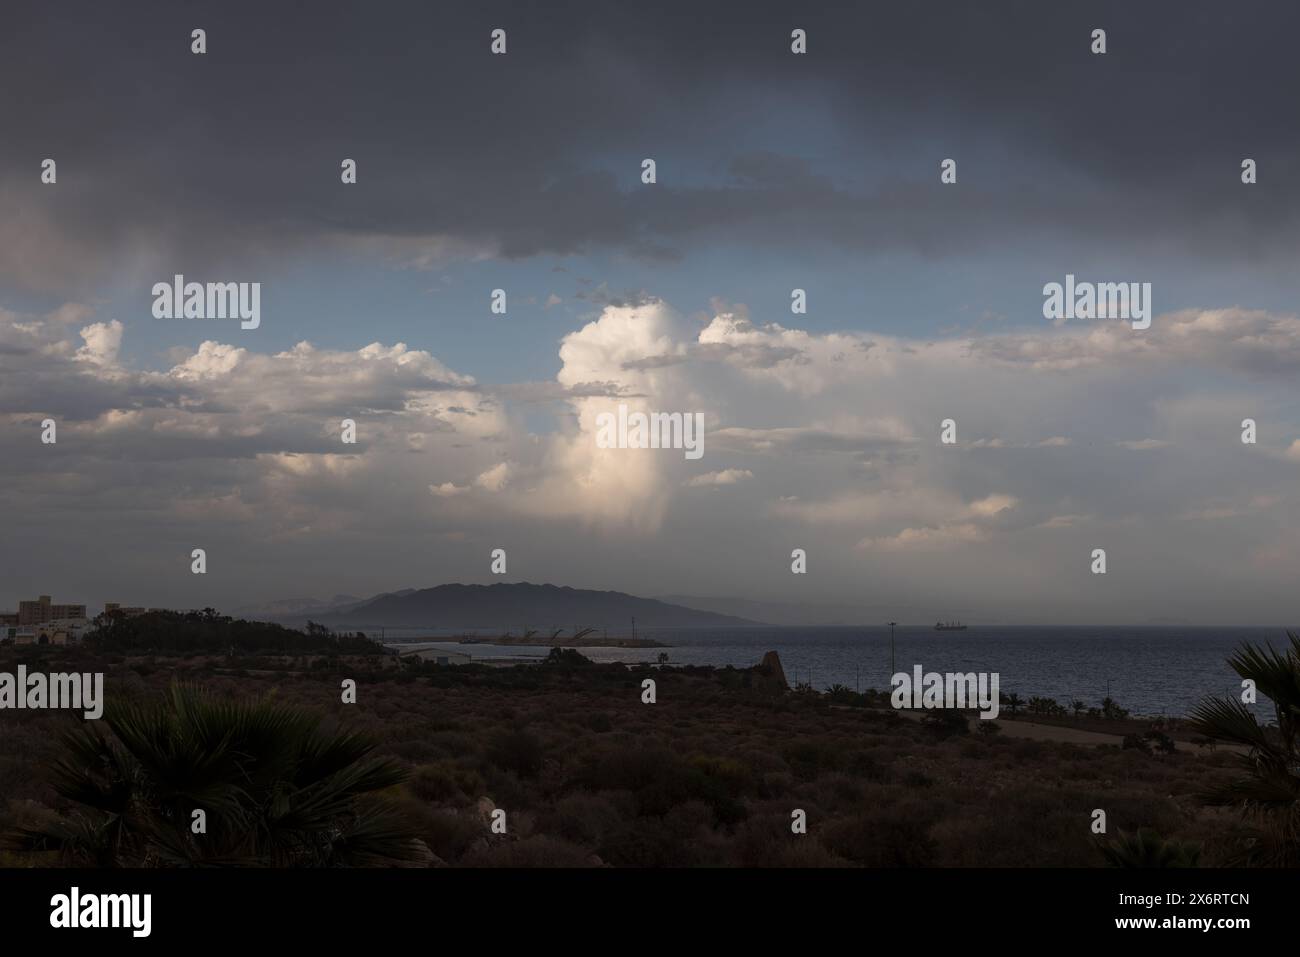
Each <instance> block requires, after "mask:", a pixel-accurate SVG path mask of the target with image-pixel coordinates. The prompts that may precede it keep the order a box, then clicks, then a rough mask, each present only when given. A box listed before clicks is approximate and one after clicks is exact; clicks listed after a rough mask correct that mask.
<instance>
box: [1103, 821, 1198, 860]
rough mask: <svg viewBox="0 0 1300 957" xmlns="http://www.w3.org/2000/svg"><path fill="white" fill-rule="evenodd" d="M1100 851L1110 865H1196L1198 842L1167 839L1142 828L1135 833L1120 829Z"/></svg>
mask: <svg viewBox="0 0 1300 957" xmlns="http://www.w3.org/2000/svg"><path fill="white" fill-rule="evenodd" d="M1101 853H1102V856H1103V857H1105V858H1106V863H1107V864H1109V865H1110V866H1111V867H1195V866H1196V864H1197V862H1198V861H1199V860H1200V858H1201V845H1199V844H1194V843H1190V842H1184V841H1173V840H1169V841H1167V840H1165V839H1164V838H1162V837H1161V836H1160V835H1159V834H1157V833H1156V832H1155V831H1152V830H1150V829H1149V828H1145V827H1142V828H1138V832H1137V833H1136V834H1128V833H1126V832H1124V831H1120V832H1119V834H1118V835H1117V836H1116V837H1115V839H1114V840H1112V841H1110V842H1109V843H1107V844H1103V845H1102V846H1101Z"/></svg>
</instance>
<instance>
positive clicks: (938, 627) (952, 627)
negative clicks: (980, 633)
mask: <svg viewBox="0 0 1300 957" xmlns="http://www.w3.org/2000/svg"><path fill="white" fill-rule="evenodd" d="M934 630H935V631H965V630H966V626H965V625H963V624H962V623H961V622H959V621H936V622H935V623H934Z"/></svg>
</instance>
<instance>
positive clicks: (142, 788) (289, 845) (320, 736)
mask: <svg viewBox="0 0 1300 957" xmlns="http://www.w3.org/2000/svg"><path fill="white" fill-rule="evenodd" d="M319 723H320V719H319V717H318V716H315V715H313V714H312V713H310V712H307V711H304V710H301V709H299V708H294V707H290V706H287V705H283V704H278V703H276V702H273V701H271V700H269V699H260V700H243V701H226V700H220V699H217V698H214V697H211V696H209V695H206V694H204V693H203V692H201V691H200V690H198V689H197V688H193V687H188V686H183V685H173V686H172V688H171V689H170V691H169V693H168V694H167V696H166V698H165V699H164V700H163V701H162V702H160V703H155V704H148V705H140V704H135V703H127V704H119V705H117V706H110V707H109V708H108V709H106V710H105V713H104V718H103V720H102V721H100V722H88V723H86V724H83V725H81V726H79V727H77V728H76V729H74V730H72V731H69V732H67V733H65V734H64V735H63V745H64V748H65V753H64V755H63V756H62V757H61V758H60V759H58V760H57V761H56V763H55V764H54V767H53V774H52V784H53V787H54V789H55V790H56V791H57V792H58V793H59V794H60V795H61V796H62V797H64V798H66V799H67V800H69V801H72V802H74V803H75V804H77V805H79V806H80V807H79V808H78V809H77V810H76V811H74V812H73V813H72V814H70V815H69V816H66V817H63V818H59V819H57V820H55V821H53V822H52V823H49V824H42V825H39V826H35V827H26V828H22V829H20V830H19V831H17V832H15V833H14V834H13V835H11V838H10V840H9V842H8V843H9V844H10V846H11V847H13V848H15V849H19V850H27V851H57V852H59V853H60V855H61V856H62V857H63V858H64V859H65V860H67V861H68V862H70V863H75V864H83V865H92V866H98V867H155V866H161V867H169V866H223V865H224V866H229V865H243V866H271V867H328V866H349V865H351V866H367V865H370V866H382V865H415V864H421V863H426V862H427V861H428V860H429V859H430V855H429V851H428V849H427V848H426V847H425V846H424V844H423V843H422V842H421V841H419V840H418V839H417V838H416V833H415V826H414V824H413V823H411V822H410V821H409V820H408V819H407V818H406V816H405V814H403V813H402V812H401V811H400V810H399V809H398V805H396V804H395V803H393V802H392V801H391V800H389V799H387V798H385V797H384V796H382V795H380V794H378V793H377V792H380V791H383V790H384V789H386V788H390V787H392V786H394V785H397V784H399V783H401V782H402V781H403V780H404V778H405V771H404V769H403V768H402V767H401V766H400V765H398V764H397V763H395V762H394V761H392V760H391V759H388V758H381V757H376V756H374V755H373V754H372V752H373V750H374V747H375V746H374V744H373V743H371V742H370V741H368V740H366V739H365V738H363V737H362V736H361V735H359V734H356V733H354V732H350V731H333V732H325V731H322V730H320V729H319ZM100 725H103V726H106V728H107V730H101V727H100ZM196 811H202V812H203V823H204V825H205V827H204V828H203V829H202V831H203V832H201V833H197V834H196V833H194V831H195V830H196V829H199V827H198V824H197V821H198V820H199V816H198V815H196V813H195V812H196Z"/></svg>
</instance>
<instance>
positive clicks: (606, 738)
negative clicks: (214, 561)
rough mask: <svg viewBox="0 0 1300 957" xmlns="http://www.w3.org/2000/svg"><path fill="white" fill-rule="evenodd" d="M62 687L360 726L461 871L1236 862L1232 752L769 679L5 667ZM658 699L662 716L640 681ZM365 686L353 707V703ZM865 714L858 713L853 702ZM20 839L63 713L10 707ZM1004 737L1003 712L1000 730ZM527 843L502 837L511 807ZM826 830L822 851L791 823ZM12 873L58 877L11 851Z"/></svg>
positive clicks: (84, 664)
mask: <svg viewBox="0 0 1300 957" xmlns="http://www.w3.org/2000/svg"><path fill="white" fill-rule="evenodd" d="M20 660H21V661H24V662H25V663H26V664H27V665H28V667H29V669H39V670H42V671H65V670H77V671H99V670H102V671H104V672H106V679H105V680H106V689H107V697H108V700H110V701H112V700H113V699H115V698H117V697H118V696H138V697H149V696H158V697H161V695H162V693H163V692H164V691H165V690H166V688H167V687H168V685H169V684H170V683H171V682H172V681H173V680H176V679H179V680H182V681H191V682H197V683H200V684H202V685H203V686H204V687H205V688H208V689H210V690H212V691H214V692H216V693H217V694H219V695H224V696H232V697H240V696H258V695H266V694H273V695H275V696H276V697H277V698H278V699H279V700H281V701H283V702H286V703H293V704H296V705H302V706H305V707H307V708H310V709H313V710H315V711H318V712H320V713H323V714H325V715H327V716H329V717H328V718H327V719H326V720H327V724H332V723H334V722H337V723H339V724H341V725H342V726H344V727H348V728H353V729H360V730H363V731H364V732H366V733H367V734H369V735H371V736H373V738H374V739H375V740H376V741H377V742H378V743H379V749H378V750H379V753H385V754H390V755H393V756H395V757H396V758H398V759H399V760H400V761H401V762H403V763H404V764H405V765H406V766H408V767H409V769H410V778H409V780H408V782H407V783H406V784H404V785H400V786H399V787H398V788H396V789H395V790H396V791H397V792H399V793H398V795H397V796H398V799H399V800H400V803H401V804H402V806H403V807H404V808H405V809H406V810H407V811H408V812H409V813H410V815H411V816H412V817H413V818H414V819H415V821H416V822H417V825H418V831H419V833H420V836H421V838H422V839H423V841H424V842H425V843H426V844H427V846H428V848H429V849H430V850H431V851H432V852H433V854H434V855H436V859H435V862H434V863H435V864H438V863H441V864H447V865H459V866H493V865H497V866H501V865H504V866H568V865H574V866H589V865H601V864H604V865H613V866H622V867H636V866H837V865H838V866H843V865H866V866H885V867H889V866H968V865H988V866H1071V867H1074V866H1078V867H1092V866H1101V865H1103V863H1104V861H1103V858H1102V856H1101V854H1100V853H1099V851H1098V847H1097V841H1098V838H1097V837H1095V836H1093V835H1092V834H1091V833H1090V830H1089V822H1090V815H1091V812H1092V810H1093V809H1094V808H1104V809H1105V810H1106V812H1107V814H1108V816H1109V823H1110V830H1111V833H1112V835H1113V834H1114V833H1115V832H1116V831H1117V830H1119V829H1120V828H1123V829H1127V830H1133V829H1136V828H1137V827H1150V828H1154V829H1155V830H1156V831H1158V832H1159V833H1160V834H1161V836H1163V837H1166V838H1178V839H1182V840H1189V841H1196V842H1200V843H1202V844H1203V852H1202V855H1201V860H1200V863H1201V864H1202V865H1213V864H1216V863H1220V862H1221V861H1222V860H1223V859H1224V856H1225V854H1226V852H1227V850H1228V849H1227V848H1226V847H1225V846H1224V845H1223V844H1222V843H1221V842H1222V838H1221V834H1222V833H1223V831H1224V830H1225V828H1224V827H1221V826H1220V825H1225V824H1230V823H1232V822H1233V821H1234V820H1235V815H1234V814H1233V813H1232V812H1230V811H1222V810H1215V809H1212V808H1206V807H1203V806H1202V805H1201V804H1200V803H1199V801H1198V800H1197V798H1196V794H1197V792H1198V791H1199V790H1200V789H1201V788H1202V787H1203V786H1205V785H1206V784H1207V783H1209V782H1211V781H1213V780H1227V779H1230V777H1231V774H1230V772H1228V771H1227V770H1226V765H1227V764H1228V761H1229V758H1228V756H1227V755H1225V754H1223V753H1222V752H1218V753H1214V752H1210V751H1202V750H1198V749H1192V748H1187V747H1185V746H1184V747H1180V749H1179V750H1178V751H1177V752H1176V753H1173V754H1145V753H1142V752H1140V751H1137V750H1122V749H1120V748H1118V747H1100V748H1099V747H1083V746H1078V745H1072V744H1064V743H1054V742H1044V741H1030V740H1017V739H1012V738H1010V737H1008V736H1006V735H1004V734H976V733H969V734H965V735H962V734H951V733H948V732H950V731H951V728H950V729H948V731H945V730H944V729H941V728H936V727H932V726H930V725H929V724H928V723H927V722H923V721H916V720H905V719H903V718H900V717H899V716H898V715H896V714H893V713H891V712H890V711H888V710H882V709H878V708H869V707H865V706H861V704H862V703H863V702H864V700H865V699H857V700H856V701H855V702H854V703H853V704H850V705H847V706H846V705H843V704H840V705H836V704H832V703H831V702H830V701H829V700H828V697H827V696H825V695H811V694H796V693H785V694H782V693H780V692H773V691H771V690H770V689H767V690H765V689H763V688H762V687H760V685H761V678H760V677H759V676H758V675H757V674H756V673H755V672H752V671H744V670H733V669H708V668H681V669H677V668H665V669H662V670H660V669H650V668H640V669H636V670H630V671H629V670H626V669H624V668H622V667H621V666H594V665H589V666H579V667H564V666H559V665H546V666H521V667H517V668H513V669H497V668H486V667H477V666H471V667H457V668H446V667H444V668H437V667H436V666H430V665H417V666H413V667H410V666H408V667H407V668H401V669H399V668H395V667H394V661H393V659H391V658H390V659H388V660H384V659H381V658H376V657H372V658H365V657H350V658H341V659H339V658H336V659H309V658H297V659H294V658H278V659H264V658H247V659H241V660H238V661H222V660H220V659H214V658H211V657H197V656H195V657H189V658H185V657H170V658H164V657H158V658H139V657H122V656H105V655H99V656H96V655H94V654H92V653H91V652H89V651H87V650H85V649H72V650H63V649H41V650H40V652H39V653H37V652H32V651H28V652H25V653H21V654H18V653H16V652H15V650H14V649H5V650H3V651H2V652H0V669H3V670H9V671H12V670H14V668H15V666H16V664H17V663H18V661H20ZM650 675H652V676H653V677H654V678H655V679H656V680H657V682H658V703H657V704H654V705H646V704H642V703H641V700H640V695H641V689H640V682H641V680H642V679H643V678H644V677H646V676H650ZM345 677H350V678H355V679H356V680H357V682H358V687H359V701H358V703H357V704H356V705H343V704H341V703H340V691H339V688H340V682H341V679H343V678H345ZM855 705H857V706H855ZM0 721H2V722H3V734H0V808H3V820H0V825H3V826H6V827H8V826H11V825H14V824H16V823H29V822H31V821H32V820H34V819H37V818H39V817H41V816H42V815H47V816H48V814H49V811H50V810H51V809H56V810H61V811H66V810H67V807H66V805H65V804H64V803H62V801H61V799H60V798H59V797H58V796H57V795H56V794H55V793H54V792H53V791H52V789H51V788H50V787H49V784H48V781H47V780H46V777H45V773H46V770H45V769H47V768H48V767H49V766H50V764H51V762H52V761H53V759H54V758H55V756H56V754H57V753H58V747H59V746H58V744H57V743H56V740H55V734H54V732H55V731H56V730H57V729H58V728H59V727H60V726H66V725H68V724H70V723H71V719H70V718H69V717H68V715H66V714H61V713H52V712H32V711H5V712H0ZM999 723H1000V724H1004V725H1005V724H1006V723H1007V722H1006V718H1005V715H1004V717H1003V719H1002V720H1001V721H1000V722H999ZM493 806H496V807H500V808H503V809H505V810H506V811H507V814H508V822H509V834H508V835H505V836H499V835H492V834H491V833H490V832H489V829H488V826H487V822H488V813H489V812H490V809H491V808H492V807H493ZM794 808H802V809H804V810H805V811H806V812H807V815H808V834H807V835H806V836H796V835H794V834H792V833H791V829H790V812H791V810H792V809H794ZM3 861H4V863H5V864H7V865H9V866H28V865H32V864H38V863H54V859H53V857H52V856H51V855H39V854H35V855H34V854H19V853H8V854H6V855H5V856H4V858H3Z"/></svg>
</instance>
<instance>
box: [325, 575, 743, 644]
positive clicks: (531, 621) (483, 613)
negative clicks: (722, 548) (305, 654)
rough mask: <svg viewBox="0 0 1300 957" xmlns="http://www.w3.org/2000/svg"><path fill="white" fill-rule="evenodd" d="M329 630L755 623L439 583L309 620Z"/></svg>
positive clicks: (524, 585)
mask: <svg viewBox="0 0 1300 957" xmlns="http://www.w3.org/2000/svg"><path fill="white" fill-rule="evenodd" d="M313 617H315V620H317V621H319V622H321V623H322V624H327V625H329V626H331V627H333V628H351V629H356V628H375V627H379V626H384V627H389V628H466V629H470V628H474V629H491V628H497V629H501V630H502V631H507V630H513V631H515V632H519V631H522V630H523V629H524V628H525V627H528V628H537V629H546V628H565V629H568V630H572V629H573V628H575V627H580V628H600V629H605V628H608V629H609V630H611V631H617V632H618V633H620V634H621V633H624V632H627V631H630V630H631V628H632V619H633V618H634V617H635V618H636V625H637V629H638V630H639V629H642V628H732V627H737V626H745V625H753V624H755V622H753V621H749V620H747V619H744V618H735V617H733V616H730V615H720V614H716V613H714V612H709V611H697V610H696V609H693V608H684V607H682V606H681V605H672V604H669V603H668V602H663V601H657V600H655V599H653V598H637V597H636V596H635V595H627V594H624V593H623V592H617V591H589V590H587V589H582V588H568V587H564V586H558V585H534V584H531V583H529V582H517V583H513V584H507V583H504V582H502V583H498V584H495V585H460V584H452V585H439V586H437V587H436V588H421V589H415V590H407V591H405V592H394V593H392V594H387V595H379V596H377V597H375V598H372V599H370V600H368V601H365V602H362V603H361V604H359V605H356V606H355V607H351V608H347V609H346V610H336V611H334V612H331V613H329V614H325V615H321V616H313Z"/></svg>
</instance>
